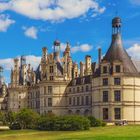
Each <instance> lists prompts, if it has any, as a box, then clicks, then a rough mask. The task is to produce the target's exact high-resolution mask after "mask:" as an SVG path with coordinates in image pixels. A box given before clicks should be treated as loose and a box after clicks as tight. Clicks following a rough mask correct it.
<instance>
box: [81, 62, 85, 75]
mask: <svg viewBox="0 0 140 140" xmlns="http://www.w3.org/2000/svg"><path fill="white" fill-rule="evenodd" d="M84 75H85V64H84V63H83V62H80V77H83V76H84Z"/></svg>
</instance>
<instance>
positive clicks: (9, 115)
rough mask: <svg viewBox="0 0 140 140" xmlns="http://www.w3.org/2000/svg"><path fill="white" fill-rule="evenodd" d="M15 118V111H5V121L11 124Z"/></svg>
mask: <svg viewBox="0 0 140 140" xmlns="http://www.w3.org/2000/svg"><path fill="white" fill-rule="evenodd" d="M15 118H16V113H14V112H12V111H8V112H7V113H5V120H6V122H7V123H8V124H9V125H11V124H12V123H13V122H14V121H15Z"/></svg>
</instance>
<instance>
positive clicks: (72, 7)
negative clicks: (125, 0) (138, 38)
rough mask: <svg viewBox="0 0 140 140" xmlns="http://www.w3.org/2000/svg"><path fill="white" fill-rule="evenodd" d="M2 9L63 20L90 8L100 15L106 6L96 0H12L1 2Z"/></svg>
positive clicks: (43, 18) (51, 19)
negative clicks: (101, 5)
mask: <svg viewBox="0 0 140 140" xmlns="http://www.w3.org/2000/svg"><path fill="white" fill-rule="evenodd" d="M0 10H1V11H4V10H11V11H15V12H17V13H19V14H22V15H24V16H27V17H29V18H32V19H41V20H49V21H61V20H65V19H72V18H77V17H80V16H83V15H85V14H86V13H87V12H88V11H90V10H91V11H92V13H93V15H99V14H102V13H103V12H104V11H105V7H100V5H99V4H98V3H97V2H96V1H95V0H11V1H9V2H0Z"/></svg>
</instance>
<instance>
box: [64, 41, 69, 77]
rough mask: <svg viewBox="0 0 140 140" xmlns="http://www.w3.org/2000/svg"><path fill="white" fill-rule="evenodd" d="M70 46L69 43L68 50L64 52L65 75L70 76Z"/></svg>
mask: <svg viewBox="0 0 140 140" xmlns="http://www.w3.org/2000/svg"><path fill="white" fill-rule="evenodd" d="M69 58H70V44H69V43H68V42H67V46H66V49H65V51H64V74H65V75H67V74H68V63H69V61H70V59H69Z"/></svg>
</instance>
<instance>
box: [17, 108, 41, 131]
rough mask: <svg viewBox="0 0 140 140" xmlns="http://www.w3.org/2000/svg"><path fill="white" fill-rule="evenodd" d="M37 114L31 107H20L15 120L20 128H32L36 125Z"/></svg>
mask: <svg viewBox="0 0 140 140" xmlns="http://www.w3.org/2000/svg"><path fill="white" fill-rule="evenodd" d="M38 118H39V114H37V113H36V112H34V111H32V110H31V109H22V110H20V111H19V112H18V113H17V114H16V122H18V123H19V124H20V126H21V128H22V129H33V128H35V127H36V124H37V120H38Z"/></svg>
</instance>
